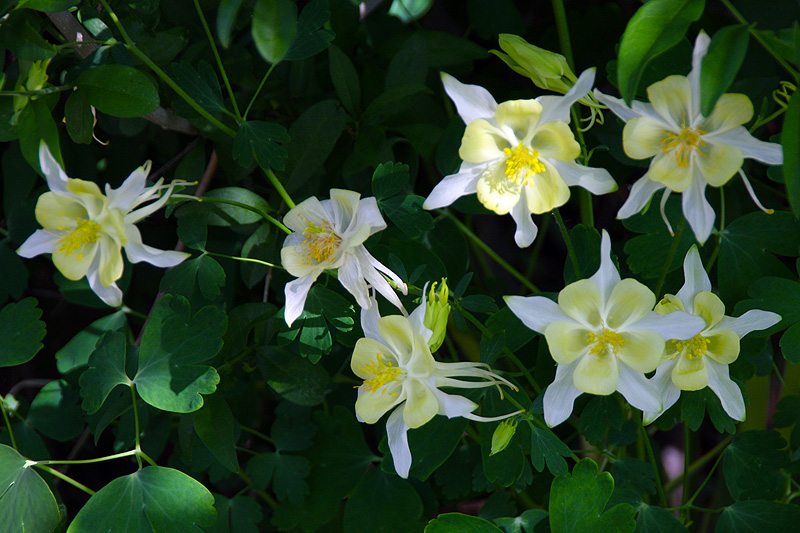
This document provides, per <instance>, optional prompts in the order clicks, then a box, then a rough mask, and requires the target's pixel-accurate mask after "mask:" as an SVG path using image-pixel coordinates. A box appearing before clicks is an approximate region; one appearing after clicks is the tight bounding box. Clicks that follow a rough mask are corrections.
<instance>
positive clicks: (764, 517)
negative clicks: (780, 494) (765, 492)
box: [714, 500, 800, 533]
mask: <svg viewBox="0 0 800 533" xmlns="http://www.w3.org/2000/svg"><path fill="white" fill-rule="evenodd" d="M798 522H800V507H798V506H796V505H789V504H785V503H777V502H767V501H762V500H750V501H744V502H737V503H734V504H733V505H731V506H730V507H726V508H725V509H724V510H723V511H722V514H721V515H720V516H719V520H718V521H717V527H716V529H715V530H714V531H715V532H716V533H750V532H752V531H775V532H778V531H794V530H795V529H797V524H798Z"/></svg>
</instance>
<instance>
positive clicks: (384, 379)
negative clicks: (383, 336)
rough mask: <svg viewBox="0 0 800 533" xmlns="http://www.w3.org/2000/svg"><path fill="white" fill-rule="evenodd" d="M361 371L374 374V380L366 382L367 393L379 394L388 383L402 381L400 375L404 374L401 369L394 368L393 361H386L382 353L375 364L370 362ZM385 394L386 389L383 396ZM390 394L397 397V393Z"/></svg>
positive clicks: (382, 392)
mask: <svg viewBox="0 0 800 533" xmlns="http://www.w3.org/2000/svg"><path fill="white" fill-rule="evenodd" d="M359 370H360V371H361V372H362V373H364V374H372V375H373V376H375V377H374V378H372V379H367V380H364V389H365V390H366V391H367V392H378V390H379V389H380V388H381V387H383V386H384V385H386V384H387V383H391V382H392V381H400V374H402V373H403V371H402V370H401V369H400V368H397V367H396V366H392V362H391V361H384V359H383V356H381V353H380V352H378V354H377V359H376V361H375V362H372V361H370V363H369V364H368V365H365V366H363V367H361V368H360V369H359ZM385 393H386V389H383V390H382V391H381V394H385ZM389 394H391V395H392V396H396V395H397V393H396V392H391V393H389Z"/></svg>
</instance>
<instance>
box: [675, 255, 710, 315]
mask: <svg viewBox="0 0 800 533" xmlns="http://www.w3.org/2000/svg"><path fill="white" fill-rule="evenodd" d="M683 278H684V282H683V287H681V290H679V291H678V294H676V296H677V297H678V298H679V299H680V301H681V302H682V303H683V308H684V309H686V310H687V311H689V312H692V311H693V310H694V297H695V296H697V295H698V294H699V293H701V292H703V291H710V290H711V281H710V280H709V279H708V274H706V269H705V268H703V262H702V261H701V260H700V252H698V251H697V245H695V244H693V245H692V247H691V248H689V251H688V252H686V257H685V258H684V260H683Z"/></svg>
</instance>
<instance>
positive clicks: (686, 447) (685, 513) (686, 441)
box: [680, 422, 692, 524]
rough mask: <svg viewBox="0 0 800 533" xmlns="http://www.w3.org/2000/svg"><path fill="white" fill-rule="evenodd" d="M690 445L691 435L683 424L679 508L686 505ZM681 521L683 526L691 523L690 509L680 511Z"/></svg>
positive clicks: (687, 427) (686, 423)
mask: <svg viewBox="0 0 800 533" xmlns="http://www.w3.org/2000/svg"><path fill="white" fill-rule="evenodd" d="M691 444H692V433H691V431H690V430H689V423H688V422H684V423H683V476H682V478H683V481H682V482H681V483H682V485H683V493H682V494H681V507H683V506H685V505H686V500H687V498H688V497H689V466H690V463H689V458H690V457H691V453H690V452H691ZM680 514H681V521H682V522H683V523H684V524H688V523H690V522H691V513H690V509H689V508H686V509H681V513H680Z"/></svg>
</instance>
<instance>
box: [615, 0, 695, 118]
mask: <svg viewBox="0 0 800 533" xmlns="http://www.w3.org/2000/svg"><path fill="white" fill-rule="evenodd" d="M704 7H705V0H650V1H649V2H647V3H646V4H644V5H643V6H642V7H640V8H639V10H638V11H636V13H635V14H634V15H633V17H631V19H630V21H628V25H627V27H626V28H625V33H624V34H623V35H622V39H621V41H620V45H619V63H618V65H617V79H618V82H617V86H618V87H619V91H620V93H621V94H622V97H623V98H624V99H625V102H627V103H628V104H630V103H631V101H632V100H633V98H634V96H636V89H637V87H638V86H639V79H640V78H641V77H642V71H643V70H644V69H645V67H646V66H647V64H648V63H649V62H650V61H651V60H652V59H653V58H654V57H656V56H658V55H659V54H662V53H663V52H666V51H667V50H669V49H670V48H672V47H673V46H675V45H676V44H678V42H680V40H681V39H683V37H684V35H685V34H686V30H687V29H689V24H691V23H692V22H694V21H695V20H697V19H698V18H700V15H702V14H703V8H704Z"/></svg>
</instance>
